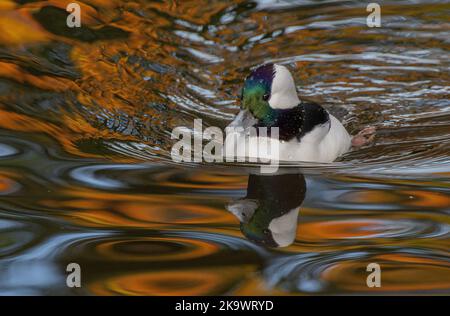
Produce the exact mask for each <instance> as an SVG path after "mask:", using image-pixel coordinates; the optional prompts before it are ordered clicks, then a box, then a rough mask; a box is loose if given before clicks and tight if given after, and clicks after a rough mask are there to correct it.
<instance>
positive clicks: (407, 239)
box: [0, 0, 450, 295]
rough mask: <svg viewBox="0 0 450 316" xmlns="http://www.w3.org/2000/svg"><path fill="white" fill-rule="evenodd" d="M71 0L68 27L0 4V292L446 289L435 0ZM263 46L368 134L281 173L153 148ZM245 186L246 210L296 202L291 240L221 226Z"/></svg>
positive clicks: (26, 6)
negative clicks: (368, 141)
mask: <svg viewBox="0 0 450 316" xmlns="http://www.w3.org/2000/svg"><path fill="white" fill-rule="evenodd" d="M78 2H79V3H81V7H82V27H81V28H80V29H68V28H67V27H66V26H65V21H66V17H67V13H66V12H65V6H66V4H67V1H59V0H55V1H11V0H4V1H2V2H0V25H1V32H0V294H3V295H4V294H27V295H36V294H64V295H81V294H89V295H92V294H99V295H222V294H233V295H290V294H360V293H364V294H379V293H385V294H392V293H401V294H412V293H414V294H450V256H449V251H448V249H449V246H450V242H449V239H450V234H449V230H450V219H449V211H450V194H449V192H450V157H449V153H450V101H449V92H450V88H449V83H450V75H449V74H450V72H449V66H450V53H449V44H450V20H449V16H450V15H449V13H450V4H449V2H447V1H429V0H427V1H426V0H423V1H420V0H415V1H381V2H380V4H381V6H382V27H381V28H369V27H367V26H366V23H365V21H366V16H367V12H366V9H365V6H366V4H367V3H368V2H367V3H365V2H364V1H312V0H311V1H306V0H305V1H263V0H261V1H256V2H246V1H234V2H228V1H214V2H210V1H205V2H202V3H199V2H198V1H180V2H167V3H160V2H148V1H140V0H136V1H121V0H115V1H101V0H90V1H88V0H86V1H78ZM269 61H271V62H277V63H282V64H284V65H286V66H287V67H288V68H289V69H290V70H291V71H292V73H293V75H294V77H295V80H296V83H297V87H298V90H299V94H301V95H302V96H304V97H308V98H310V99H313V100H315V101H317V102H320V103H321V104H323V105H324V106H325V107H326V108H327V109H329V110H330V111H331V112H332V113H335V114H336V115H337V116H338V117H340V118H341V119H342V120H343V122H344V124H345V125H346V127H347V128H348V130H349V131H350V132H352V133H356V132H357V131H359V130H360V129H362V128H363V127H365V126H368V125H371V126H376V127H377V130H378V131H377V137H376V140H375V143H374V144H373V145H371V146H368V147H365V148H362V149H360V150H358V151H354V152H351V153H349V154H347V155H346V156H344V157H342V159H340V161H338V162H336V163H333V164H330V165H311V164H309V165H305V164H299V165H295V166H288V167H286V168H285V169H286V170H285V173H287V174H288V176H286V177H280V178H273V177H272V178H270V177H266V178H257V176H249V174H250V173H255V172H256V171H257V170H258V168H257V167H255V166H249V165H247V166H242V165H237V164H216V165H214V164H195V163H190V164H175V163H174V162H172V161H171V159H170V148H171V146H172V144H173V141H172V140H171V139H170V133H171V131H172V129H173V128H174V127H176V126H187V127H189V128H192V127H193V119H195V118H201V119H203V124H204V126H205V127H206V126H219V127H225V126H226V125H227V124H228V123H229V122H230V120H231V119H232V118H233V116H234V115H235V114H236V113H237V111H238V108H239V104H238V101H237V99H238V98H237V97H238V95H239V91H240V85H241V84H242V81H243V79H244V77H245V76H246V75H247V74H248V72H249V70H250V69H251V67H253V66H255V65H258V64H260V63H263V62H269ZM294 185H295V186H294ZM290 186H291V188H290V189H291V190H293V191H292V192H293V193H290V194H287V193H286V191H284V190H283V189H282V188H289V187H290ZM280 188H281V189H280ZM258 192H259V193H258ZM266 192H267V194H266ZM288 193H289V192H288ZM246 196H247V197H251V199H250V200H255V199H256V200H258V202H259V203H260V205H265V206H266V207H265V210H264V211H263V212H266V213H259V214H262V215H260V218H261V223H264V222H265V221H266V220H267V218H270V216H275V215H276V214H278V215H280V214H282V213H283V210H282V209H281V206H280V207H277V205H284V204H283V203H286V205H287V206H286V207H288V206H290V207H293V206H298V208H299V210H298V216H297V214H295V215H296V216H297V217H296V222H297V223H298V225H297V228H296V229H295V231H294V234H295V235H294V237H293V242H292V243H291V244H290V245H288V246H285V247H271V243H270V242H267V239H265V238H263V237H261V234H259V235H258V229H257V228H254V227H253V228H252V229H250V230H248V229H246V228H245V227H244V228H243V227H242V226H241V225H240V222H239V220H238V218H237V217H236V216H235V215H234V214H232V213H231V212H230V211H228V209H229V208H230V207H229V206H230V205H231V204H233V203H236V201H242V200H243V199H245V197H246ZM277 212H278V213H277ZM274 214H275V215H274ZM283 214H284V213H283ZM260 226H261V227H262V226H264V225H263V224H261V225H260ZM260 226H257V227H259V228H261V227H260ZM291 229H292V227H291ZM263 230H264V229H262V230H260V231H259V232H260V233H261V232H263ZM249 232H250V233H251V234H250V233H249ZM255 236H256V237H255ZM263 236H264V234H263ZM247 237H249V238H247ZM262 240H263V241H264V240H265V241H266V243H265V244H264V243H261V241H262ZM258 241H259V242H258ZM272 246H273V245H272ZM70 262H76V263H78V264H80V265H81V267H82V287H81V288H79V289H73V288H68V287H67V286H66V276H67V273H66V266H67V264H68V263H70ZM372 262H375V263H378V264H380V266H381V268H382V286H381V288H368V287H367V286H366V277H367V275H368V273H367V272H366V267H367V265H368V264H369V263H372Z"/></svg>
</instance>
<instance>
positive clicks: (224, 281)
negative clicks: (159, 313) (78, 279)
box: [88, 266, 253, 296]
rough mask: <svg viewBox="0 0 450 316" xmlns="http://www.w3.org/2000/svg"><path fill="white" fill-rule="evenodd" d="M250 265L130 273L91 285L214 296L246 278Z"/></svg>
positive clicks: (100, 289) (125, 291)
mask: <svg viewBox="0 0 450 316" xmlns="http://www.w3.org/2000/svg"><path fill="white" fill-rule="evenodd" d="M252 270H253V267H251V266H237V267H226V269H223V268H208V267H203V268H201V269H185V268H181V269H177V270H162V271H152V272H140V273H129V274H125V275H120V276H117V277H111V278H108V279H106V280H101V281H99V282H95V283H93V284H90V285H89V286H88V287H89V289H90V291H92V293H93V294H95V295H173V296H190V295H214V294H219V293H223V292H224V291H226V290H231V287H232V286H233V285H235V284H239V283H242V282H244V281H245V279H246V275H248V274H249V273H250V272H251V271H252Z"/></svg>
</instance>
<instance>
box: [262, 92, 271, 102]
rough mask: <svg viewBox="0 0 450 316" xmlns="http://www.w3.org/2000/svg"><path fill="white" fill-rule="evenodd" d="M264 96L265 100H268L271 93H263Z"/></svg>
mask: <svg viewBox="0 0 450 316" xmlns="http://www.w3.org/2000/svg"><path fill="white" fill-rule="evenodd" d="M262 98H263V100H264V101H267V100H269V99H270V94H268V93H266V94H264V95H263V97H262Z"/></svg>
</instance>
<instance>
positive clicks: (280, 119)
mask: <svg viewBox="0 0 450 316" xmlns="http://www.w3.org/2000/svg"><path fill="white" fill-rule="evenodd" d="M228 127H232V128H236V127H242V128H243V129H242V130H243V132H241V133H240V135H239V137H241V139H240V140H239V139H238V140H237V142H236V143H235V144H233V146H246V145H245V144H248V143H250V142H248V141H247V142H245V141H243V140H244V138H245V139H248V138H251V137H259V138H261V137H264V135H263V136H260V135H251V134H249V133H248V132H247V130H248V128H250V127H255V128H258V127H267V128H268V129H270V128H271V127H278V131H279V135H278V139H273V138H271V137H270V135H269V134H267V138H268V139H267V141H268V142H271V141H276V142H277V146H278V149H279V150H278V151H279V152H278V154H277V159H279V160H281V161H311V162H325V163H326V162H332V161H334V160H335V159H336V158H338V157H339V156H341V155H343V154H345V153H346V152H348V151H349V150H350V148H351V147H352V145H354V146H358V147H359V146H362V145H365V144H366V143H368V142H370V141H371V140H372V139H373V136H374V135H373V133H374V129H373V128H369V129H365V130H363V131H361V132H360V133H359V134H358V135H356V136H355V137H353V139H352V136H350V134H349V133H348V132H347V130H346V129H345V127H344V126H343V125H342V124H341V122H340V121H339V120H338V119H337V118H335V117H334V116H333V115H331V114H329V113H328V112H327V110H325V109H324V108H323V107H322V106H320V105H319V104H317V103H314V102H311V101H305V100H300V99H299V98H298V95H297V91H296V87H295V83H294V79H293V78H292V75H291V73H290V72H289V70H288V69H287V68H286V67H284V66H282V65H277V64H271V63H270V64H265V65H262V66H259V67H257V68H256V69H255V70H253V71H252V72H251V74H250V75H249V76H248V77H247V78H246V79H245V82H244V87H243V89H242V95H241V111H240V112H239V114H238V115H237V116H236V118H235V119H234V120H233V122H231V124H230V125H228ZM255 143H256V142H255ZM243 150H244V152H245V153H246V155H247V156H251V155H252V153H255V152H258V150H252V149H248V148H246V149H243ZM237 152H239V149H238V150H237ZM265 158H267V156H266V157H265Z"/></svg>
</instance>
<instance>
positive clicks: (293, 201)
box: [226, 173, 306, 247]
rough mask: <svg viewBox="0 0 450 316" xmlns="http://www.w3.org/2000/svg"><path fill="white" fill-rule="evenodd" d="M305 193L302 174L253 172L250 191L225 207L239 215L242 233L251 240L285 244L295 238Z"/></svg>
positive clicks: (283, 245)
mask: <svg viewBox="0 0 450 316" xmlns="http://www.w3.org/2000/svg"><path fill="white" fill-rule="evenodd" d="M305 193H306V182H305V178H304V177H303V174H299V173H296V174H277V175H255V174H250V175H249V178H248V186H247V195H246V196H245V197H244V198H241V199H238V200H234V201H232V202H231V203H229V204H228V205H227V206H226V208H227V210H228V211H230V212H231V213H233V214H234V215H235V216H236V217H237V218H238V219H239V221H240V222H241V224H240V228H241V231H242V233H243V234H244V235H245V236H246V237H247V238H248V239H249V240H251V241H252V242H254V243H256V244H259V245H263V246H267V247H286V246H289V245H291V244H292V243H293V242H294V240H295V236H296V232H297V217H298V213H299V211H300V206H301V204H302V203H303V200H304V199H305Z"/></svg>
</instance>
